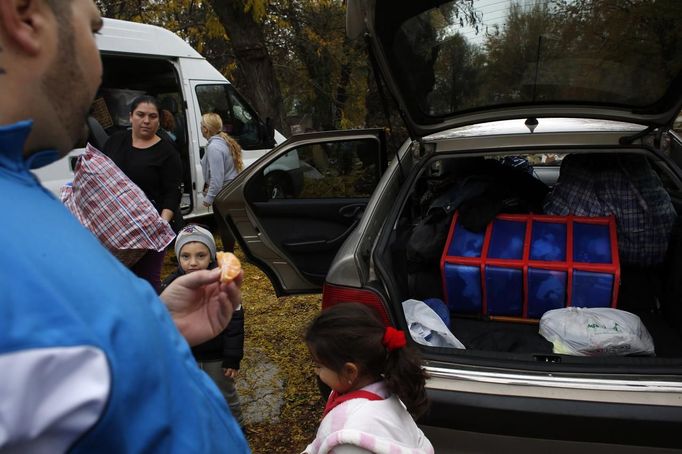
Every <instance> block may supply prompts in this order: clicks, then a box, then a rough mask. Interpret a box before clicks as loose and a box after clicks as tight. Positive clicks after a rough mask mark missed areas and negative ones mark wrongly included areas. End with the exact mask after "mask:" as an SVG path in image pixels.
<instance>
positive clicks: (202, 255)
mask: <svg viewBox="0 0 682 454" xmlns="http://www.w3.org/2000/svg"><path fill="white" fill-rule="evenodd" d="M178 262H179V263H180V268H182V270H183V271H184V272H185V273H191V272H192V271H197V270H205V269H208V265H209V264H210V263H211V251H209V249H208V246H206V245H205V244H204V243H199V242H196V241H193V242H191V243H187V244H185V245H184V246H183V247H182V249H181V250H180V257H178Z"/></svg>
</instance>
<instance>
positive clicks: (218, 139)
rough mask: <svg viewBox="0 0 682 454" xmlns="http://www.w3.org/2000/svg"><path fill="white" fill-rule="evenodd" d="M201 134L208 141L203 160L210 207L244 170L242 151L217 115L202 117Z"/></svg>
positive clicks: (206, 197)
mask: <svg viewBox="0 0 682 454" xmlns="http://www.w3.org/2000/svg"><path fill="white" fill-rule="evenodd" d="M201 134H202V135H203V136H204V138H205V139H206V140H208V145H207V146H206V153H205V154H204V157H203V158H202V159H201V169H202V171H203V174H204V181H205V182H206V183H205V184H204V191H203V192H204V206H205V207H210V206H211V204H212V203H213V199H214V198H215V196H216V195H218V192H220V190H221V189H222V187H223V186H224V185H225V184H226V183H227V182H228V181H230V180H232V179H234V177H236V176H237V174H238V173H239V172H241V170H242V169H243V168H244V163H243V161H242V149H241V147H240V146H239V144H238V143H237V141H236V140H234V139H233V138H232V137H230V136H229V135H227V133H226V132H224V131H223V120H222V119H221V118H220V115H218V114H216V113H207V114H204V115H202V117H201Z"/></svg>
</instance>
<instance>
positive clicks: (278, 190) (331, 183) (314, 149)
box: [262, 139, 381, 199]
mask: <svg viewBox="0 0 682 454" xmlns="http://www.w3.org/2000/svg"><path fill="white" fill-rule="evenodd" d="M380 175H381V169H380V166H379V145H378V142H377V141H376V140H372V139H364V140H348V141H334V142H326V143H321V144H310V145H303V146H301V147H298V148H296V149H294V150H291V151H289V152H288V153H287V154H285V155H283V156H280V157H279V158H278V159H277V160H276V161H274V162H273V163H272V164H270V165H269V166H268V167H266V168H265V169H264V170H263V175H262V177H263V180H262V181H263V182H264V184H263V188H264V190H265V192H266V194H265V195H266V198H267V199H279V198H298V199H320V198H366V197H369V196H370V195H371V194H372V192H373V191H374V188H375V187H376V185H377V182H378V181H379V177H380Z"/></svg>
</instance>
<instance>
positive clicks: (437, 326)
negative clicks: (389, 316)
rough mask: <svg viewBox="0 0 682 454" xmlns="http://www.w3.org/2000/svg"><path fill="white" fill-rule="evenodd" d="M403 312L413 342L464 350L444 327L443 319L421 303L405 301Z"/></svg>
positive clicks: (462, 345)
mask: <svg viewBox="0 0 682 454" xmlns="http://www.w3.org/2000/svg"><path fill="white" fill-rule="evenodd" d="M403 311H404V312H405V320H407V326H408V327H409V330H410V335H411V336H412V339H414V340H415V342H417V343H419V344H422V345H429V346H432V347H450V348H460V349H464V348H465V347H464V344H462V343H461V342H460V341H459V339H457V338H456V337H455V336H454V335H453V334H452V333H451V332H450V330H449V329H448V327H447V326H445V323H444V322H443V319H441V318H440V317H439V316H438V314H436V312H435V311H434V310H433V309H431V308H430V307H429V306H427V305H426V303H424V302H423V301H418V300H405V301H403Z"/></svg>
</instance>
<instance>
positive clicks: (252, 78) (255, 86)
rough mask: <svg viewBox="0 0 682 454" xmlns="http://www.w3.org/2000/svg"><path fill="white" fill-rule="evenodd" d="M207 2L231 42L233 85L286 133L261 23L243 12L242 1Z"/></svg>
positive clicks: (211, 0) (287, 128)
mask: <svg viewBox="0 0 682 454" xmlns="http://www.w3.org/2000/svg"><path fill="white" fill-rule="evenodd" d="M210 3H211V6H212V7H213V10H214V11H215V13H216V15H217V16H218V18H219V19H220V22H221V23H222V25H223V27H225V32H226V33H227V36H228V37H229V38H230V41H231V42H232V48H233V49H234V56H235V60H236V61H237V71H238V72H239V74H238V75H237V77H238V78H239V80H238V83H237V84H235V85H237V86H238V87H239V89H240V90H239V91H240V92H241V93H242V94H243V95H244V96H245V97H246V98H247V99H248V100H249V102H250V103H251V104H252V105H253V107H254V108H255V109H256V111H257V112H258V114H259V115H261V117H262V118H263V120H265V119H266V118H270V119H271V120H272V123H273V126H274V127H275V129H277V130H279V131H280V132H282V133H283V134H285V135H288V134H289V127H288V125H287V123H286V120H285V118H284V115H283V112H282V93H281V91H280V87H279V83H278V82H277V78H276V76H275V72H274V69H273V65H272V59H271V57H270V54H269V53H268V50H267V48H266V46H265V37H264V36H263V28H262V25H261V24H259V23H257V22H256V21H255V20H254V18H253V17H252V16H251V14H250V13H245V12H244V3H243V2H242V1H235V0H232V1H221V0H210Z"/></svg>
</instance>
